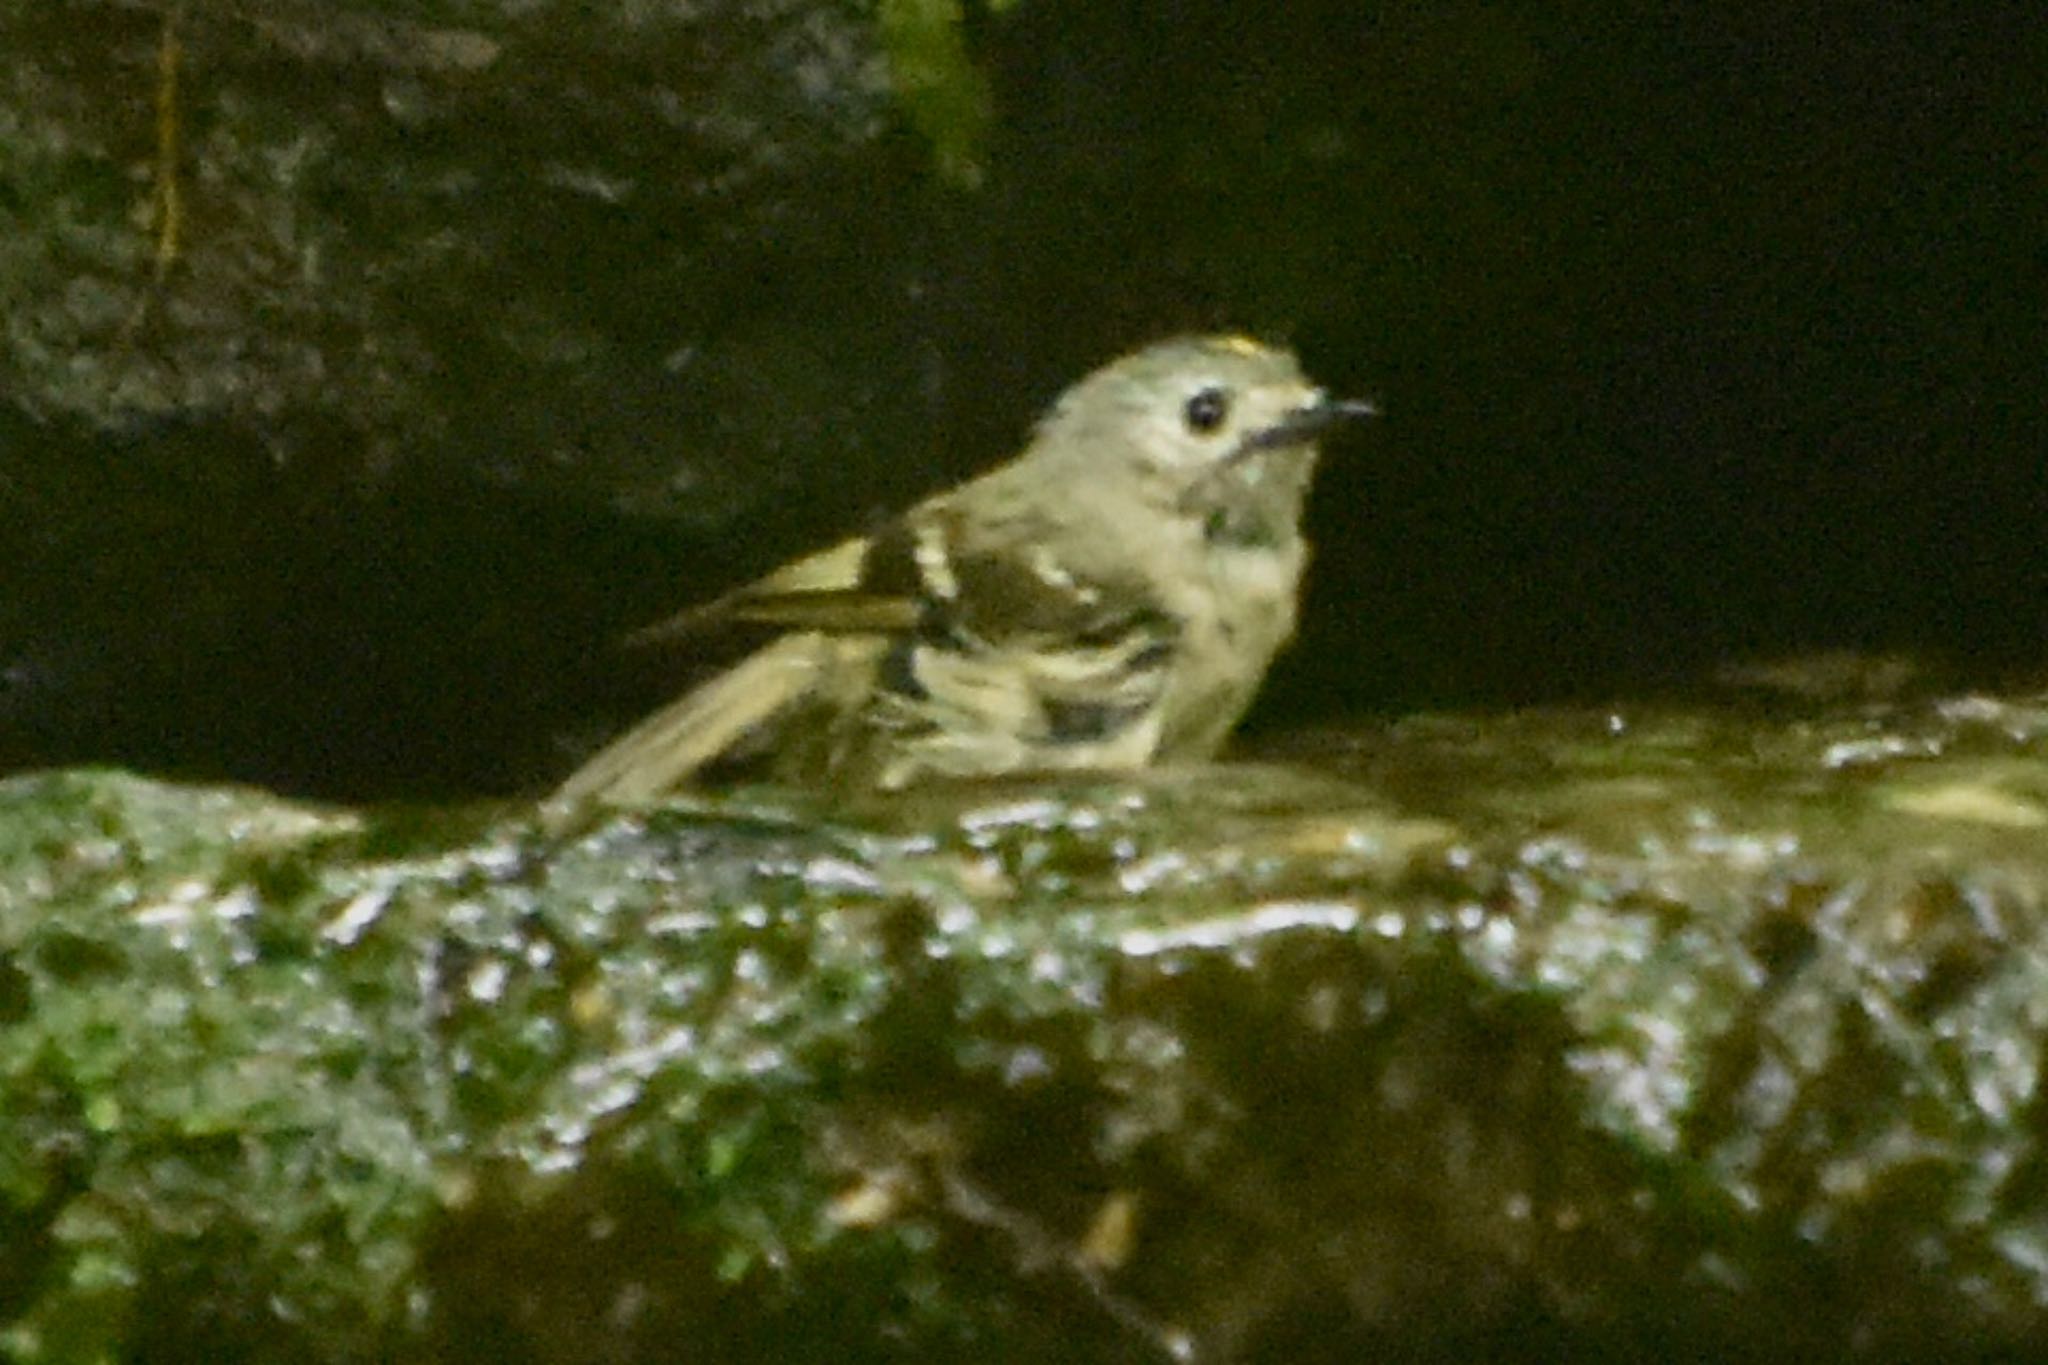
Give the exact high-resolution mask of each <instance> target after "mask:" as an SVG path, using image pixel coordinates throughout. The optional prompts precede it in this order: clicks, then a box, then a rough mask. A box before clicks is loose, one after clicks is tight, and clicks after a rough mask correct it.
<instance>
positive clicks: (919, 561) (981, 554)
mask: <svg viewBox="0 0 2048 1365" xmlns="http://www.w3.org/2000/svg"><path fill="white" fill-rule="evenodd" d="M1371 411H1372V409H1371V408H1370V407H1369V406H1368V405H1366V404H1363V403H1341V402H1333V401H1331V400H1329V399H1328V398H1326V397H1325V396H1324V395H1323V394H1322V392H1321V391H1320V390H1318V389H1316V388H1314V387H1313V386H1312V385H1311V384H1310V383H1309V382H1308V381H1307V380H1306V379H1305V378H1304V377H1303V376H1302V373H1301V370H1300V367H1299V366H1298V365H1297V363H1296V361H1295V359H1294V357H1293V356H1292V355H1291V354H1290V353H1288V352H1287V351H1284V350H1280V349H1277V348H1274V347H1269V346H1264V345H1261V344H1259V343H1257V342H1253V341H1250V340H1247V339H1245V338H1242V337H1195V338H1183V339H1177V340H1173V341H1166V342H1161V343H1159V344H1157V345H1154V346H1150V347H1147V348H1146V349H1144V350H1141V351H1138V352H1136V353H1135V354H1132V355H1129V356H1125V357H1124V358H1123V359H1121V360H1117V361H1115V362H1113V363H1111V364H1109V365H1106V366H1104V367H1103V368H1101V369H1099V370H1097V371H1095V372H1094V373H1093V374H1090V375H1089V376H1087V377H1086V378H1084V379H1082V380H1081V381H1080V382H1079V383H1077V384H1075V385H1074V386H1073V387H1072V388H1070V389H1068V390H1067V391H1066V393H1064V394H1063V395H1061V397H1060V399H1059V400H1058V402H1057V403H1055V404H1054V406H1053V408H1052V410H1051V411H1050V412H1049V413H1047V414H1046V416H1045V417H1044V419H1043V420H1041V421H1040V423H1039V424H1038V428H1037V430H1036V432H1035V433H1034V434H1033V437H1032V439H1031V442H1030V443H1029V444H1028V445H1027V446H1026V447H1025V448H1024V450H1023V452H1022V453H1021V454H1019V455H1018V456H1017V457H1016V458H1014V459H1012V460H1011V461H1009V462H1008V463H1006V464H1003V465H1000V466H998V467H997V468H995V469H993V470H991V471H989V472H988V473H986V474H984V475H982V476H980V477H979V478H976V479H974V480H971V481H970V482H968V483H965V484H962V485H960V486H959V487H957V488H954V489H950V490H948V491H946V492H944V493H940V494H938V495H937V496H935V497H932V498H929V499H927V500H926V501H924V502H922V503H919V504H918V505H917V506H916V507H913V508H912V509H911V510H910V511H908V512H906V513H905V514H903V515H902V516H901V517H900V518H898V519H897V520H895V521H894V522H892V523H891V524H889V525H888V526H887V527H885V528H884V529H883V530H881V531H879V532H877V533H876V534H875V535H872V536H868V537H864V538H861V539H856V540H849V541H845V542H843V543H841V544H839V545H836V546H834V547H832V548H831V549H828V550H825V551H823V552H821V553H819V554H815V555H811V556H809V557H808V558H805V559H800V560H797V561H796V562H794V563H792V564H789V565H787V566H785V567H783V568H782V569H779V570H777V571H776V572H774V573H772V574H770V575H768V576H767V577H766V578H763V579H761V580H760V581H758V582H755V583H752V584H749V585H747V586H746V587H743V588H740V589H738V590H737V591H735V592H732V593H729V594H727V595H726V596H724V597H722V598H720V599H718V600H717V601H715V602H712V603H711V604H709V605H708V606H705V607H700V608H697V609H695V610H693V611H690V612H686V613H684V614H682V615H680V616H678V617H675V618H673V619H672V620H671V621H668V622H665V623H663V624H661V625H658V626H655V627H653V628H651V629H650V630H649V631H646V632H642V634H643V635H644V636H648V637H655V638H676V637H690V636H695V635H698V634H700V633H703V632H709V631H716V630H720V629H725V628H732V627H747V628H751V629H754V630H757V631H758V630H760V629H762V628H764V627H765V628H769V629H772V630H779V631H780V632H781V633H780V634H779V635H777V636H776V637H775V638H774V639H773V640H772V641H771V642H770V643H768V644H767V645H765V646H764V647H762V648H760V649H758V650H757V651H756V652H755V653H753V654H751V655H749V656H747V657H746V658H745V659H744V660H742V661H741V662H740V663H739V664H737V665H736V666H734V667H733V668H731V669H728V670H727V671H725V672H724V673H721V674H719V675H717V676H715V677H713V678H712V679H711V680H710V681H708V682H706V683H704V684H703V685H701V686H699V687H697V688H696V689H694V690H693V691H691V692H689V693H687V694H685V695H684V696H683V697H681V698H680V699H679V700H677V701H675V702H673V703H671V704H670V705H669V706H667V707H665V708H664V709H662V710H661V711H658V712H656V713H655V714H654V715H653V716H651V717H649V718H648V719H647V720H645V721H643V722H642V723H641V724H639V725H638V726H636V727H634V728H633V729H632V730H630V731H628V732H627V733H626V734H625V735H623V736H621V737H620V738H619V739H617V740H615V741H614V742H613V743H612V744H611V745H610V746H608V747H607V748H605V749H604V750H603V751H602V752H600V753H599V754H598V755H597V756H596V757H594V758H592V759H591V760H590V761H589V762H588V763H586V764H585V765H584V766H583V767H582V768H581V769H579V770H578V771H577V772H576V773H575V774H574V775H573V776H572V777H570V778H569V780H568V781H567V782H565V783H564V784H563V785H562V787H561V788H560V789H559V791H558V792H557V793H556V798H557V799H558V800H559V801H562V802H565V803H581V802H585V801H593V800H594V801H600V802H604V803H608V804H630V803H634V802H639V801H644V800H648V799H650V798H653V797H657V796H659V795H661V794H662V793H664V792H666V791H670V790H673V789H675V788H677V787H681V786H686V785H688V784H690V783H691V782H692V781H693V780H697V779H699V778H700V777H701V776H702V775H704V774H705V773H706V772H707V771H708V770H711V769H714V768H716V769H719V770H725V769H728V768H742V767H745V766H747V765H750V764H751V765H754V766H758V767H759V768H760V769H761V770H762V771H763V772H764V773H765V774H767V775H770V776H773V777H776V778H779V779H783V780H789V781H819V780H823V781H833V782H849V783H858V784H862V785H870V786H880V787H900V786H903V785H905V784H907V783H910V782H914V781H916V780H918V779H920V778H923V777H926V776H933V775H952V776H979V775H991V774H999V773H1011V772H1022V771H1031V770H1039V769H1068V768H1135V767H1140V766H1143V765H1146V764H1149V763H1154V762H1159V761H1162V760H1169V759H1196V758H1205V757H1208V756H1209V755H1210V754H1212V753H1214V752H1215V751H1216V749H1217V748H1218V747H1219V746H1220V745H1221V744H1222V742H1223V740H1224V738H1225V737H1226V736H1227V735H1228V734H1229V732H1230V730H1231V727H1232V726H1234V725H1235V724H1236V723H1237V720H1238V718H1239V717H1240V716H1241V715H1242V714H1243V713H1244V710H1245V708H1246V707H1247V706H1248V705H1249V704H1250V703H1251V700H1252V696H1253V694H1254V693H1255V692H1256V691H1257V690H1258V686H1259V683H1260V681H1261V680H1262V679H1263V678H1264V676H1265V673H1266V668H1267V666H1268V665H1269V664H1270V663H1271V662H1272V660H1273V657H1274V655H1275V654H1276V653H1277V652H1278V651H1279V649H1280V647H1281V646H1282V645H1283V644H1285V643H1286V641H1287V639H1288V637H1289V636H1290V635H1291V634H1292V633H1293V630H1294V619H1295V602H1296V597H1297V594H1298V592H1299V589H1300V583H1301V574H1302V568H1303V565H1304V563H1305V562H1306V559H1307V555H1308V549H1307V545H1306V543H1305V542H1304V541H1303V539H1302V535H1301V514H1302V505H1303V501H1304V499H1305V497H1306V496H1307V492H1308V486H1309V480H1310V477H1311V476H1312V474H1313V472H1314V468H1315V462H1316V453H1317V452H1316V444H1315V442H1316V438H1317V436H1318V435H1320V434H1321V433H1322V432H1323V431H1324V430H1325V429H1326V428H1327V427H1328V426H1329V425H1330V424H1331V423H1332V422H1333V421H1335V420H1338V419H1342V418H1346V417H1353V416H1362V415H1366V414H1368V413H1370V412H1371Z"/></svg>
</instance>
